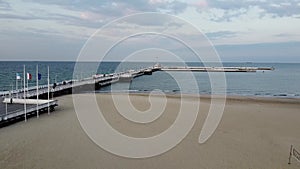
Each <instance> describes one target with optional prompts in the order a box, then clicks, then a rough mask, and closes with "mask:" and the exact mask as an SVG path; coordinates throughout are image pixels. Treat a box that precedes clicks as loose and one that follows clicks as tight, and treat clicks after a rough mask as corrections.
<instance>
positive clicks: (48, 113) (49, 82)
mask: <svg viewBox="0 0 300 169" xmlns="http://www.w3.org/2000/svg"><path fill="white" fill-rule="evenodd" d="M49 76H50V75H49V66H48V115H49V114H50V105H49V104H50V103H49V101H50V77H49Z"/></svg>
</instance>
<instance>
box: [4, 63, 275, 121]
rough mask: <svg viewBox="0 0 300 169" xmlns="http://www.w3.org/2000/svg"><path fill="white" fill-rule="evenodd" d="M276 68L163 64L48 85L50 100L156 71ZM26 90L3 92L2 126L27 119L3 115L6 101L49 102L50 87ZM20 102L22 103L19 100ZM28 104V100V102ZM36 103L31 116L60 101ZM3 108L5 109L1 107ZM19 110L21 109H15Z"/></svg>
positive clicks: (19, 113) (14, 111)
mask: <svg viewBox="0 0 300 169" xmlns="http://www.w3.org/2000/svg"><path fill="white" fill-rule="evenodd" d="M272 70H274V68H269V67H262V68H258V67H162V66H161V65H160V64H156V65H155V66H153V67H148V68H144V69H139V70H128V71H124V72H117V73H111V74H96V75H93V76H92V77H88V78H85V79H82V80H65V81H62V82H59V83H56V84H51V85H50V86H49V92H50V98H52V99H53V97H56V96H61V95H66V94H72V93H80V92H82V91H95V90H99V89H100V88H101V87H103V86H108V85H111V84H113V83H117V82H131V81H132V80H133V79H134V78H136V77H139V76H143V75H152V73H153V72H156V71H195V72H256V71H272ZM25 90H26V94H25V98H24V94H23V92H24V89H20V90H17V91H16V90H15V91H5V92H1V93H0V95H1V96H2V97H1V98H2V100H3V101H2V103H1V104H2V105H0V124H1V123H6V122H9V121H13V120H15V119H19V118H22V117H24V114H25V112H24V109H22V108H18V109H12V110H10V111H9V112H6V113H5V112H4V109H3V105H4V103H5V102H8V100H7V99H8V98H7V97H8V95H9V96H10V98H9V99H11V98H12V99H14V101H15V103H14V104H18V103H17V102H18V101H19V104H21V103H20V99H21V100H22V99H23V100H24V99H36V98H37V95H38V96H39V99H48V86H47V85H43V86H39V90H38V93H37V90H36V87H30V88H28V89H25ZM18 99H19V100H18ZM28 101H29V100H28ZM36 104H37V103H35V104H32V105H31V106H29V107H28V109H27V112H28V114H29V115H31V114H34V113H36V112H37V111H41V112H43V111H45V110H48V109H49V110H50V109H51V110H54V107H55V106H57V105H58V103H57V101H55V100H50V101H49V102H45V100H44V101H43V103H41V104H39V108H38V109H39V110H38V109H37V106H36ZM1 107H2V108H1ZM16 107H18V106H16Z"/></svg>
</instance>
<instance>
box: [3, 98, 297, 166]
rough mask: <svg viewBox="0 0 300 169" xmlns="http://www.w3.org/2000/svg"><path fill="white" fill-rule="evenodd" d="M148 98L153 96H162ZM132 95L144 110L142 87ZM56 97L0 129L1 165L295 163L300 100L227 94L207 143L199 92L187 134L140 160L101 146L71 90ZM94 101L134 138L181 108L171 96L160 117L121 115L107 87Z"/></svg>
mask: <svg viewBox="0 0 300 169" xmlns="http://www.w3.org/2000/svg"><path fill="white" fill-rule="evenodd" d="M82 95H83V96H84V95H87V94H82ZM115 95H119V97H124V96H123V95H121V94H115ZM152 97H153V98H154V99H156V100H157V101H158V102H159V101H160V100H162V99H164V98H163V97H161V96H152ZM130 98H131V101H132V104H133V105H134V106H135V107H136V109H138V110H141V111H145V110H147V109H148V108H149V106H150V103H149V101H148V96H147V95H146V94H135V95H131V96H130ZM57 99H58V100H59V107H57V108H56V111H55V112H53V113H52V114H51V115H47V114H43V115H41V116H40V118H39V119H36V118H31V119H29V120H28V122H27V123H25V122H19V123H16V124H13V125H10V126H8V127H4V128H0V168H1V169H10V168H26V169H27V168H28V169H29V168H37V169H40V168H49V169H50V168H51V169H54V168H78V169H79V168H80V169H81V168H105V169H119V168H120V169H135V168H136V169H141V168H164V169H174V168H186V169H188V168H191V169H196V168H197V169H199V168H201V169H202V168H203V169H205V168H209V169H215V168H223V169H225V168H228V169H229V168H230V169H232V168H234V169H243V168H245V169H249V168H251V169H274V168H284V169H296V168H300V163H299V162H297V161H296V160H295V159H292V164H291V165H288V157H289V150H290V146H291V144H292V145H294V146H295V148H297V149H298V150H300V134H299V131H300V125H299V124H300V123H299V120H300V100H299V99H276V98H254V97H230V98H228V99H227V102H226V107H225V111H224V114H223V118H222V120H221V122H220V124H219V126H218V128H217V130H216V131H215V133H214V134H213V136H212V137H211V138H210V139H209V140H208V141H207V142H205V143H204V144H199V143H198V137H199V134H200V131H201V128H202V125H203V123H204V121H205V118H206V115H207V112H208V109H209V106H210V98H209V97H208V96H204V97H201V102H200V111H199V114H198V118H197V120H196V122H195V125H194V127H193V128H192V130H191V131H190V133H189V134H188V135H187V137H186V138H185V139H184V140H183V141H182V142H181V143H180V144H178V145H177V146H176V147H175V148H173V149H171V150H170V151H168V152H166V153H164V154H161V155H159V156H155V157H151V158H145V159H130V158H124V157H120V156H116V155H113V154H111V153H109V152H107V151H105V150H103V149H101V148H100V147H98V146H97V145H96V144H95V143H94V142H93V141H92V140H91V139H90V138H89V137H88V136H87V135H86V133H85V132H84V131H83V129H82V128H81V126H80V123H79V121H78V119H77V116H76V113H75V110H74V105H73V101H72V96H71V95H67V96H63V97H59V98H57ZM184 99H186V100H187V101H188V102H190V103H193V102H196V100H197V99H195V96H186V97H184ZM97 101H98V104H99V106H100V108H101V110H102V112H103V115H104V117H105V118H106V120H107V121H109V123H110V124H111V126H113V127H114V128H115V129H116V130H118V131H119V132H121V133H126V135H128V136H132V137H150V136H154V135H156V134H159V133H161V132H162V131H164V130H166V129H167V128H168V127H169V126H170V125H171V124H172V123H173V122H174V120H175V119H176V116H177V114H178V109H179V107H180V99H179V97H178V96H176V95H170V96H168V97H167V107H166V109H165V112H164V113H163V115H162V116H161V117H160V118H159V119H157V120H155V121H154V122H152V123H149V124H138V123H132V122H130V121H128V120H126V119H125V118H123V117H122V116H121V115H120V114H118V112H117V110H116V108H115V107H114V105H113V104H112V103H113V102H112V100H111V95H110V94H97ZM88 110H89V108H87V110H86V111H88ZM149 148H151V147H149Z"/></svg>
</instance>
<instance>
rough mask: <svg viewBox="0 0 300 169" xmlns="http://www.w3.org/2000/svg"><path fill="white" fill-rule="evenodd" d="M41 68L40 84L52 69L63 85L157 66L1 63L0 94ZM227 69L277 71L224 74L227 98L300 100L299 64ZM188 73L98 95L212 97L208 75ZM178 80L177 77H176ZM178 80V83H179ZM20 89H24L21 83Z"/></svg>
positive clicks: (155, 76)
mask: <svg viewBox="0 0 300 169" xmlns="http://www.w3.org/2000/svg"><path fill="white" fill-rule="evenodd" d="M37 64H38V65H39V73H41V74H42V79H41V80H40V81H39V84H40V85H46V84H47V67H48V66H49V67H50V83H55V82H61V81H64V80H71V79H74V78H75V79H83V78H85V77H90V76H91V75H92V74H93V73H106V74H107V73H113V72H115V71H124V70H128V69H135V70H137V69H140V68H145V67H149V66H153V65H154V63H139V62H127V63H120V62H102V63H100V64H99V67H98V69H96V70H94V71H91V70H90V68H91V67H93V66H97V65H98V63H90V62H86V63H81V67H82V70H81V71H80V72H79V73H77V74H76V75H73V70H74V66H75V62H0V91H6V90H11V89H15V88H16V73H19V74H20V75H21V76H22V78H23V65H26V72H29V73H31V74H32V76H33V79H32V80H30V81H29V86H35V84H36V81H35V73H36V65H37ZM161 64H162V65H163V66H164V65H166V66H177V65H182V64H179V63H161ZM185 64H186V65H187V66H203V64H202V63H196V62H188V63H185ZM223 66H226V67H227V66H228V67H274V68H275V70H274V71H264V72H263V71H258V72H255V73H225V75H226V76H225V77H226V84H227V88H226V93H227V94H228V95H242V96H263V97H290V98H300V87H299V86H300V64H299V63H223ZM190 75H191V74H189V72H163V71H158V72H155V73H153V74H152V75H150V76H146V75H144V76H141V77H137V78H135V79H134V80H133V81H132V82H131V83H130V84H128V83H117V84H113V85H112V86H107V87H103V88H101V89H100V90H99V91H96V92H111V90H113V91H115V92H118V91H119V92H123V91H129V92H137V93H138V92H151V91H157V90H159V91H161V92H165V93H186V94H195V93H198V94H211V92H212V90H211V81H210V79H209V76H208V73H206V72H193V74H192V78H194V79H195V81H196V83H197V85H196V86H195V85H192V84H189V83H190V82H191V76H190ZM174 77H176V78H174ZM178 79H179V81H178ZM18 86H19V88H20V86H23V83H22V82H21V81H19V82H18ZM182 86H183V87H182Z"/></svg>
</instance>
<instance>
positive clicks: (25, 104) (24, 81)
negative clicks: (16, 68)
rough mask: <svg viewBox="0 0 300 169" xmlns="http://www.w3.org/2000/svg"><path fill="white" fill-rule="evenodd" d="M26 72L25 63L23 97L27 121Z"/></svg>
mask: <svg viewBox="0 0 300 169" xmlns="http://www.w3.org/2000/svg"><path fill="white" fill-rule="evenodd" d="M25 73H26V71H25V65H24V73H23V74H24V97H23V98H24V111H25V122H26V121H27V115H26V113H27V112H26V89H25V87H26V86H25V83H26V81H25V79H26V74H25Z"/></svg>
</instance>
